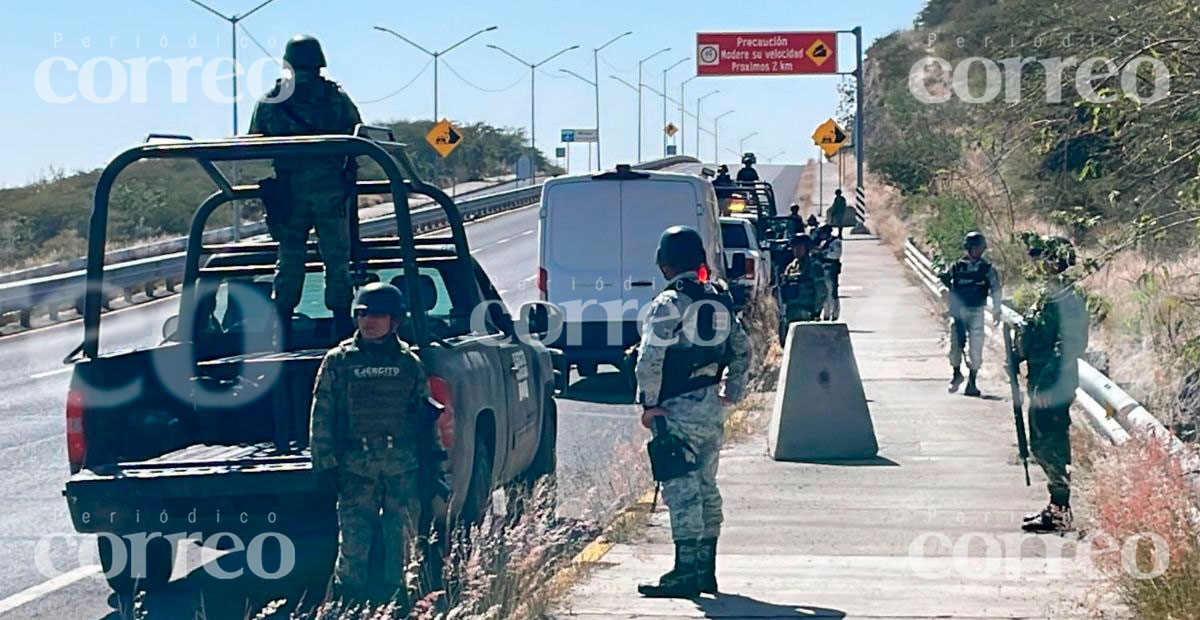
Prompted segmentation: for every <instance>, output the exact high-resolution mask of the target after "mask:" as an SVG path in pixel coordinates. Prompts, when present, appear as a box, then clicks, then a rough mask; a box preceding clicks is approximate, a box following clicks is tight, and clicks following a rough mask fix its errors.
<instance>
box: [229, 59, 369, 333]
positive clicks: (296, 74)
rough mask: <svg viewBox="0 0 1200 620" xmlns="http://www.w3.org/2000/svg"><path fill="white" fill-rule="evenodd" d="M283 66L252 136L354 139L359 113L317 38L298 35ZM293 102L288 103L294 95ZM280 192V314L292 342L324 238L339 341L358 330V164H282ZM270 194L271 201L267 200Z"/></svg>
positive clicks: (276, 207)
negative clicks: (313, 257)
mask: <svg viewBox="0 0 1200 620" xmlns="http://www.w3.org/2000/svg"><path fill="white" fill-rule="evenodd" d="M283 59H284V61H285V62H286V63H287V65H288V66H290V68H291V75H290V76H288V75H287V73H286V72H285V75H284V77H282V78H280V79H279V80H278V81H277V82H276V83H275V87H274V88H273V89H272V90H271V91H270V92H268V93H267V94H266V96H264V98H263V99H262V100H261V101H259V102H258V105H257V106H256V107H255V108H254V117H253V118H252V119H251V121H250V133H254V134H262V135H266V136H300V135H315V134H349V133H352V132H353V131H354V128H355V126H356V125H358V124H360V123H361V122H362V118H361V117H360V116H359V113H358V108H356V107H355V105H354V102H352V101H351V100H350V97H349V96H347V95H346V93H345V92H343V91H342V89H341V88H340V87H339V86H338V85H337V84H336V83H334V82H332V81H330V80H328V79H326V78H324V77H323V76H322V75H321V69H322V68H323V67H325V54H324V52H323V51H322V50H321V44H320V42H318V41H317V40H316V39H315V38H313V37H310V36H304V35H297V36H295V37H293V38H292V39H291V40H290V41H288V43H287V47H286V49H285V50H284V54H283ZM289 90H290V91H291V94H290V95H288V96H283V95H284V94H285V93H287V92H288V91H289ZM274 167H275V179H276V180H277V181H276V182H275V183H273V184H271V187H272V188H275V191H272V192H265V191H264V194H265V195H264V203H266V206H267V225H268V229H269V230H270V233H271V236H272V237H273V238H274V239H275V240H276V241H277V242H278V243H279V255H278V260H277V263H276V275H275V283H274V297H275V306H276V309H277V311H278V312H279V315H280V318H281V320H282V322H283V328H284V333H285V334H286V333H287V331H288V329H289V327H290V323H291V316H292V311H293V310H295V308H296V305H297V304H298V303H299V302H300V294H301V289H302V287H303V285H304V273H305V259H306V257H307V243H308V233H309V231H310V230H312V229H313V228H316V231H317V242H318V247H319V249H320V251H321V259H322V261H323V262H324V263H325V305H326V307H328V308H329V309H330V310H331V311H332V312H333V317H334V329H335V332H336V333H337V334H338V337H339V338H344V337H345V336H346V335H348V334H349V333H350V332H351V331H352V330H353V322H352V321H351V317H350V300H351V295H352V289H351V284H350V231H349V224H348V219H347V215H346V209H347V207H348V203H349V202H350V199H351V198H352V194H351V193H350V191H349V188H350V187H352V186H353V183H354V176H355V175H354V162H353V160H352V159H351V160H349V161H347V159H346V158H344V157H312V158H305V159H297V158H288V159H278V160H276V161H275V162H274ZM268 193H269V194H270V195H269V196H268V195H266V194H268Z"/></svg>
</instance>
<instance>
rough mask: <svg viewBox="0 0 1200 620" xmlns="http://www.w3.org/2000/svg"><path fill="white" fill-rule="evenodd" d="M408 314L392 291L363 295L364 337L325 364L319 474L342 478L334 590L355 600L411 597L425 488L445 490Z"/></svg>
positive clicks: (318, 393) (313, 438)
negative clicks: (372, 578) (406, 337)
mask: <svg viewBox="0 0 1200 620" xmlns="http://www.w3.org/2000/svg"><path fill="white" fill-rule="evenodd" d="M404 305H405V304H404V298H403V295H402V294H401V293H400V291H399V289H397V288H396V287H394V286H392V285H390V284H382V283H378V282H376V283H372V284H368V285H367V286H364V287H363V288H362V289H361V290H360V291H359V293H358V297H357V298H356V299H355V301H354V312H355V320H356V323H357V325H358V330H357V332H356V333H355V334H354V336H353V337H352V338H350V339H348V340H346V341H344V342H342V343H341V344H339V345H337V346H336V347H334V348H333V349H332V350H330V351H329V352H328V353H327V354H326V355H325V359H324V360H323V361H322V362H321V368H320V370H319V371H318V372H317V380H316V388H315V390H314V393H313V401H312V415H311V418H310V420H311V421H310V424H311V426H310V431H309V437H310V445H311V447H312V460H313V470H314V471H315V472H318V473H319V472H333V473H334V474H336V478H337V495H338V504H337V513H338V527H339V537H338V554H337V563H336V565H335V567H334V586H335V591H336V593H337V595H338V596H340V597H344V598H347V599H350V600H359V601H362V600H367V599H371V598H374V599H375V600H387V599H392V598H399V599H400V600H402V601H403V600H404V599H405V597H407V596H409V595H411V594H413V590H414V589H415V587H416V584H415V581H414V576H413V575H407V574H405V567H406V566H407V564H408V543H409V541H410V540H412V539H413V537H414V536H415V535H417V534H418V531H417V526H418V525H419V520H420V518H421V507H422V504H421V500H422V495H421V481H422V480H435V481H436V485H437V486H439V487H445V488H448V486H446V478H445V475H446V474H445V473H444V471H443V469H442V465H441V463H442V462H443V459H444V453H443V452H442V448H441V446H440V444H439V443H438V441H437V433H436V431H435V423H436V417H435V415H434V414H433V412H434V411H436V408H433V407H431V405H430V403H429V400H428V399H429V386H428V384H427V383H426V376H425V371H424V370H423V369H422V367H421V361H420V360H419V359H418V358H417V356H416V355H415V354H414V353H413V352H412V350H410V349H409V347H408V345H407V344H405V343H404V341H402V340H401V339H400V338H399V336H398V335H397V331H396V330H397V328H399V326H400V325H401V322H402V321H403V317H404V315H405V308H404ZM377 529H378V530H380V531H382V533H383V540H382V543H383V544H382V548H383V567H384V568H383V575H382V586H383V588H384V590H383V591H382V592H379V593H378V595H376V592H375V591H374V588H372V587H370V585H369V582H368V565H369V561H368V557H369V555H370V550H371V543H372V535H373V534H374V532H375V531H376V530H377Z"/></svg>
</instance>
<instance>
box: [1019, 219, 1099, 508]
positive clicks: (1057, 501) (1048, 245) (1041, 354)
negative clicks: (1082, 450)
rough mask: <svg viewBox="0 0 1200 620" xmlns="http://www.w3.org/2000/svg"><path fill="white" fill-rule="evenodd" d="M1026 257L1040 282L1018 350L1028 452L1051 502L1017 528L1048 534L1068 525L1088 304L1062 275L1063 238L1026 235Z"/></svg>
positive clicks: (1065, 261) (1066, 248) (1071, 253)
mask: <svg viewBox="0 0 1200 620" xmlns="http://www.w3.org/2000/svg"><path fill="white" fill-rule="evenodd" d="M1027 242H1028V244H1029V256H1030V258H1031V259H1033V260H1034V261H1037V268H1038V270H1039V272H1040V275H1041V276H1042V277H1043V278H1044V280H1043V282H1042V284H1041V286H1040V288H1039V290H1038V293H1037V297H1036V299H1035V301H1034V303H1033V305H1032V306H1031V307H1030V309H1029V311H1028V312H1027V313H1026V314H1025V324H1024V326H1023V327H1022V329H1021V332H1020V336H1019V339H1018V345H1017V350H1018V353H1019V356H1020V358H1022V359H1024V361H1025V367H1026V371H1027V378H1028V386H1029V439H1030V448H1031V450H1032V452H1033V455H1034V457H1035V458H1036V459H1037V462H1038V464H1039V465H1041V467H1042V471H1044V472H1045V474H1046V479H1047V485H1046V486H1047V488H1048V490H1049V492H1050V503H1049V504H1048V505H1047V506H1046V508H1044V509H1043V510H1042V511H1041V512H1036V513H1033V514H1030V515H1028V516H1026V517H1025V521H1024V523H1023V525H1022V529H1024V530H1026V531H1029V532H1052V531H1059V530H1063V529H1067V528H1069V527H1070V525H1071V440H1070V434H1069V430H1070V425H1071V403H1072V402H1074V400H1075V391H1076V389H1078V387H1079V359H1080V358H1081V357H1083V355H1084V353H1085V352H1086V351H1087V344H1088V327H1089V323H1090V318H1089V315H1088V311H1087V306H1086V305H1085V303H1084V302H1083V300H1082V299H1081V298H1080V296H1079V294H1078V293H1076V292H1075V290H1074V287H1073V286H1072V285H1071V284H1070V283H1069V282H1068V281H1067V279H1066V277H1065V276H1064V275H1063V274H1064V272H1065V271H1066V270H1067V269H1068V268H1070V267H1071V266H1072V265H1074V264H1075V248H1074V246H1072V244H1071V242H1070V241H1069V240H1067V239H1064V238H1062V237H1052V238H1048V239H1047V238H1041V237H1033V236H1031V237H1029V238H1028V239H1027Z"/></svg>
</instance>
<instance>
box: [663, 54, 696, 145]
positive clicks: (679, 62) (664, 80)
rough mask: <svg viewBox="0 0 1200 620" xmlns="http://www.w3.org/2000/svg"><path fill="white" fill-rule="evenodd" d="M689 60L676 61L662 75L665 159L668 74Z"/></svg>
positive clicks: (685, 58)
mask: <svg viewBox="0 0 1200 620" xmlns="http://www.w3.org/2000/svg"><path fill="white" fill-rule="evenodd" d="M689 60H691V58H690V57H684V58H680V59H679V60H678V61H676V62H675V64H673V65H671V66H669V67H667V68H666V69H663V72H662V74H663V88H662V100H663V120H662V127H663V157H666V156H667V72H669V71H670V70H671V69H674V68H675V67H678V66H679V65H681V64H683V63H685V62H687V61H689Z"/></svg>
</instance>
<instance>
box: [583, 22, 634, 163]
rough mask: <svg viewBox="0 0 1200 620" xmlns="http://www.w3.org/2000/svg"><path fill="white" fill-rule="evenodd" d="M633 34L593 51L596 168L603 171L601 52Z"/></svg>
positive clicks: (627, 33) (627, 34)
mask: <svg viewBox="0 0 1200 620" xmlns="http://www.w3.org/2000/svg"><path fill="white" fill-rule="evenodd" d="M631 34H633V31H632V30H628V31H625V32H623V33H621V34H619V35H617V36H615V37H613V38H611V39H609V40H608V42H607V43H605V44H604V45H601V46H600V47H597V48H593V49H592V86H593V87H595V89H596V168H597V169H601V170H603V169H604V162H603V161H601V159H600V50H602V49H604V48H606V47H608V46H610V45H612V44H613V43H616V42H617V40H618V39H621V38H624V37H627V36H629V35H631ZM585 81H586V80H585Z"/></svg>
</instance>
